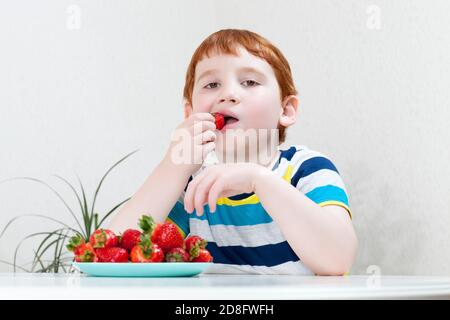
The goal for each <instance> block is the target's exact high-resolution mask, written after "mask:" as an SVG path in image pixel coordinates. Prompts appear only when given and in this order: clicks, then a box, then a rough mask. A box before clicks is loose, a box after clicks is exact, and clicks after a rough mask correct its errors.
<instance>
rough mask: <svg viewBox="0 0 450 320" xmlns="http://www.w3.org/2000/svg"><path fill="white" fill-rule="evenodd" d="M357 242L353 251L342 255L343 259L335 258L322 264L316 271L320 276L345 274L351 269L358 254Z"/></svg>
mask: <svg viewBox="0 0 450 320" xmlns="http://www.w3.org/2000/svg"><path fill="white" fill-rule="evenodd" d="M357 247H358V245H357V242H356V243H355V244H354V246H353V248H352V250H351V253H349V254H348V255H346V256H341V259H339V260H336V259H334V260H333V262H329V263H327V264H325V265H322V266H321V267H319V268H318V270H316V271H315V272H314V273H315V274H316V275H318V276H343V275H345V274H346V273H348V272H349V271H350V268H351V267H352V265H353V262H354V260H355V256H356V250H357Z"/></svg>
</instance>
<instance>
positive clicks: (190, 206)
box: [184, 170, 206, 213]
mask: <svg viewBox="0 0 450 320" xmlns="http://www.w3.org/2000/svg"><path fill="white" fill-rule="evenodd" d="M205 171H206V170H204V171H202V172H200V174H199V175H197V176H196V177H195V178H194V179H193V180H192V181H191V182H190V183H189V185H188V188H187V190H186V193H185V195H184V209H185V210H186V211H187V212H188V213H192V212H193V211H194V196H195V189H196V188H197V185H198V184H199V182H200V181H201V180H202V179H203V177H204V176H205Z"/></svg>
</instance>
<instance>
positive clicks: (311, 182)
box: [295, 169, 347, 194]
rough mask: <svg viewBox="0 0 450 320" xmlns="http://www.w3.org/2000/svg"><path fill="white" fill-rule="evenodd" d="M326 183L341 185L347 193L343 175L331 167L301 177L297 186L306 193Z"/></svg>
mask: <svg viewBox="0 0 450 320" xmlns="http://www.w3.org/2000/svg"><path fill="white" fill-rule="evenodd" d="M326 185H333V186H336V187H339V188H341V189H342V190H344V191H345V193H347V190H346V189H345V186H344V182H343V181H342V179H341V176H340V175H339V174H338V173H337V172H336V171H333V170H330V169H322V170H318V171H316V172H314V173H311V174H310V175H308V176H306V177H303V178H301V179H300V180H298V183H297V185H296V186H295V187H296V188H297V189H298V190H300V191H301V192H303V193H305V194H306V193H308V192H310V191H312V190H314V189H315V188H318V187H323V186H326Z"/></svg>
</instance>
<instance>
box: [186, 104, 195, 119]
mask: <svg viewBox="0 0 450 320" xmlns="http://www.w3.org/2000/svg"><path fill="white" fill-rule="evenodd" d="M192 112H193V110H192V105H191V104H190V103H189V102H187V101H185V103H184V118H185V119H187V118H188V117H189V116H190V115H191V114H192Z"/></svg>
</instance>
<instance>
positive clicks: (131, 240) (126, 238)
mask: <svg viewBox="0 0 450 320" xmlns="http://www.w3.org/2000/svg"><path fill="white" fill-rule="evenodd" d="M141 234H142V233H141V232H140V231H139V230H134V229H127V230H125V231H124V233H123V234H122V236H121V238H120V247H122V248H124V249H126V250H127V251H128V252H130V251H131V249H133V247H134V246H135V245H137V244H138V243H139V237H140V236H141Z"/></svg>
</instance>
